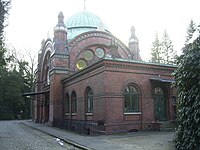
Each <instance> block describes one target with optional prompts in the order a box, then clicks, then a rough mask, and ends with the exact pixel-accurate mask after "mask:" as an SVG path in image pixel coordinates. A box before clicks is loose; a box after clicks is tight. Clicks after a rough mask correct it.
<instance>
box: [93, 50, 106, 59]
mask: <svg viewBox="0 0 200 150" xmlns="http://www.w3.org/2000/svg"><path fill="white" fill-rule="evenodd" d="M95 54H96V56H97V57H99V58H103V57H104V55H105V52H104V50H103V48H100V47H98V48H97V49H96V51H95Z"/></svg>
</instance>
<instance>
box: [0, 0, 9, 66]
mask: <svg viewBox="0 0 200 150" xmlns="http://www.w3.org/2000/svg"><path fill="white" fill-rule="evenodd" d="M9 5H10V1H5V0H0V68H2V67H3V66H5V65H6V58H5V52H6V48H5V44H4V41H3V39H4V35H3V33H4V32H3V31H4V27H5V20H6V17H7V14H8V10H9Z"/></svg>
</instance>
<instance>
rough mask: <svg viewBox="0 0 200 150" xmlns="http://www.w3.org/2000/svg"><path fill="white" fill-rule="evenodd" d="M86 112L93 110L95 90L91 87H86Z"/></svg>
mask: <svg viewBox="0 0 200 150" xmlns="http://www.w3.org/2000/svg"><path fill="white" fill-rule="evenodd" d="M86 112H87V113H92V112H93V91H92V89H91V88H90V87H87V89H86Z"/></svg>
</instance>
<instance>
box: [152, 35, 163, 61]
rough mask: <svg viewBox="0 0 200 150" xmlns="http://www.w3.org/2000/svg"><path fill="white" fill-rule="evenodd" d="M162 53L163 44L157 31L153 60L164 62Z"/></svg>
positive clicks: (153, 44)
mask: <svg viewBox="0 0 200 150" xmlns="http://www.w3.org/2000/svg"><path fill="white" fill-rule="evenodd" d="M161 54H162V52H161V44H160V41H159V38H158V33H157V32H156V35H155V41H154V42H153V43H152V48H151V62H153V63H161V62H162V57H161Z"/></svg>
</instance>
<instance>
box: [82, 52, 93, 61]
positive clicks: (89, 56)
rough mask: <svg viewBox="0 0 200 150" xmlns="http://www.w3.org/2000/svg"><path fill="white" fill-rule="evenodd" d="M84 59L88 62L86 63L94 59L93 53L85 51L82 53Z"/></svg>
mask: <svg viewBox="0 0 200 150" xmlns="http://www.w3.org/2000/svg"><path fill="white" fill-rule="evenodd" d="M84 58H85V59H86V60H88V61H90V60H92V59H94V53H93V51H91V50H86V51H85V52H84Z"/></svg>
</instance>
